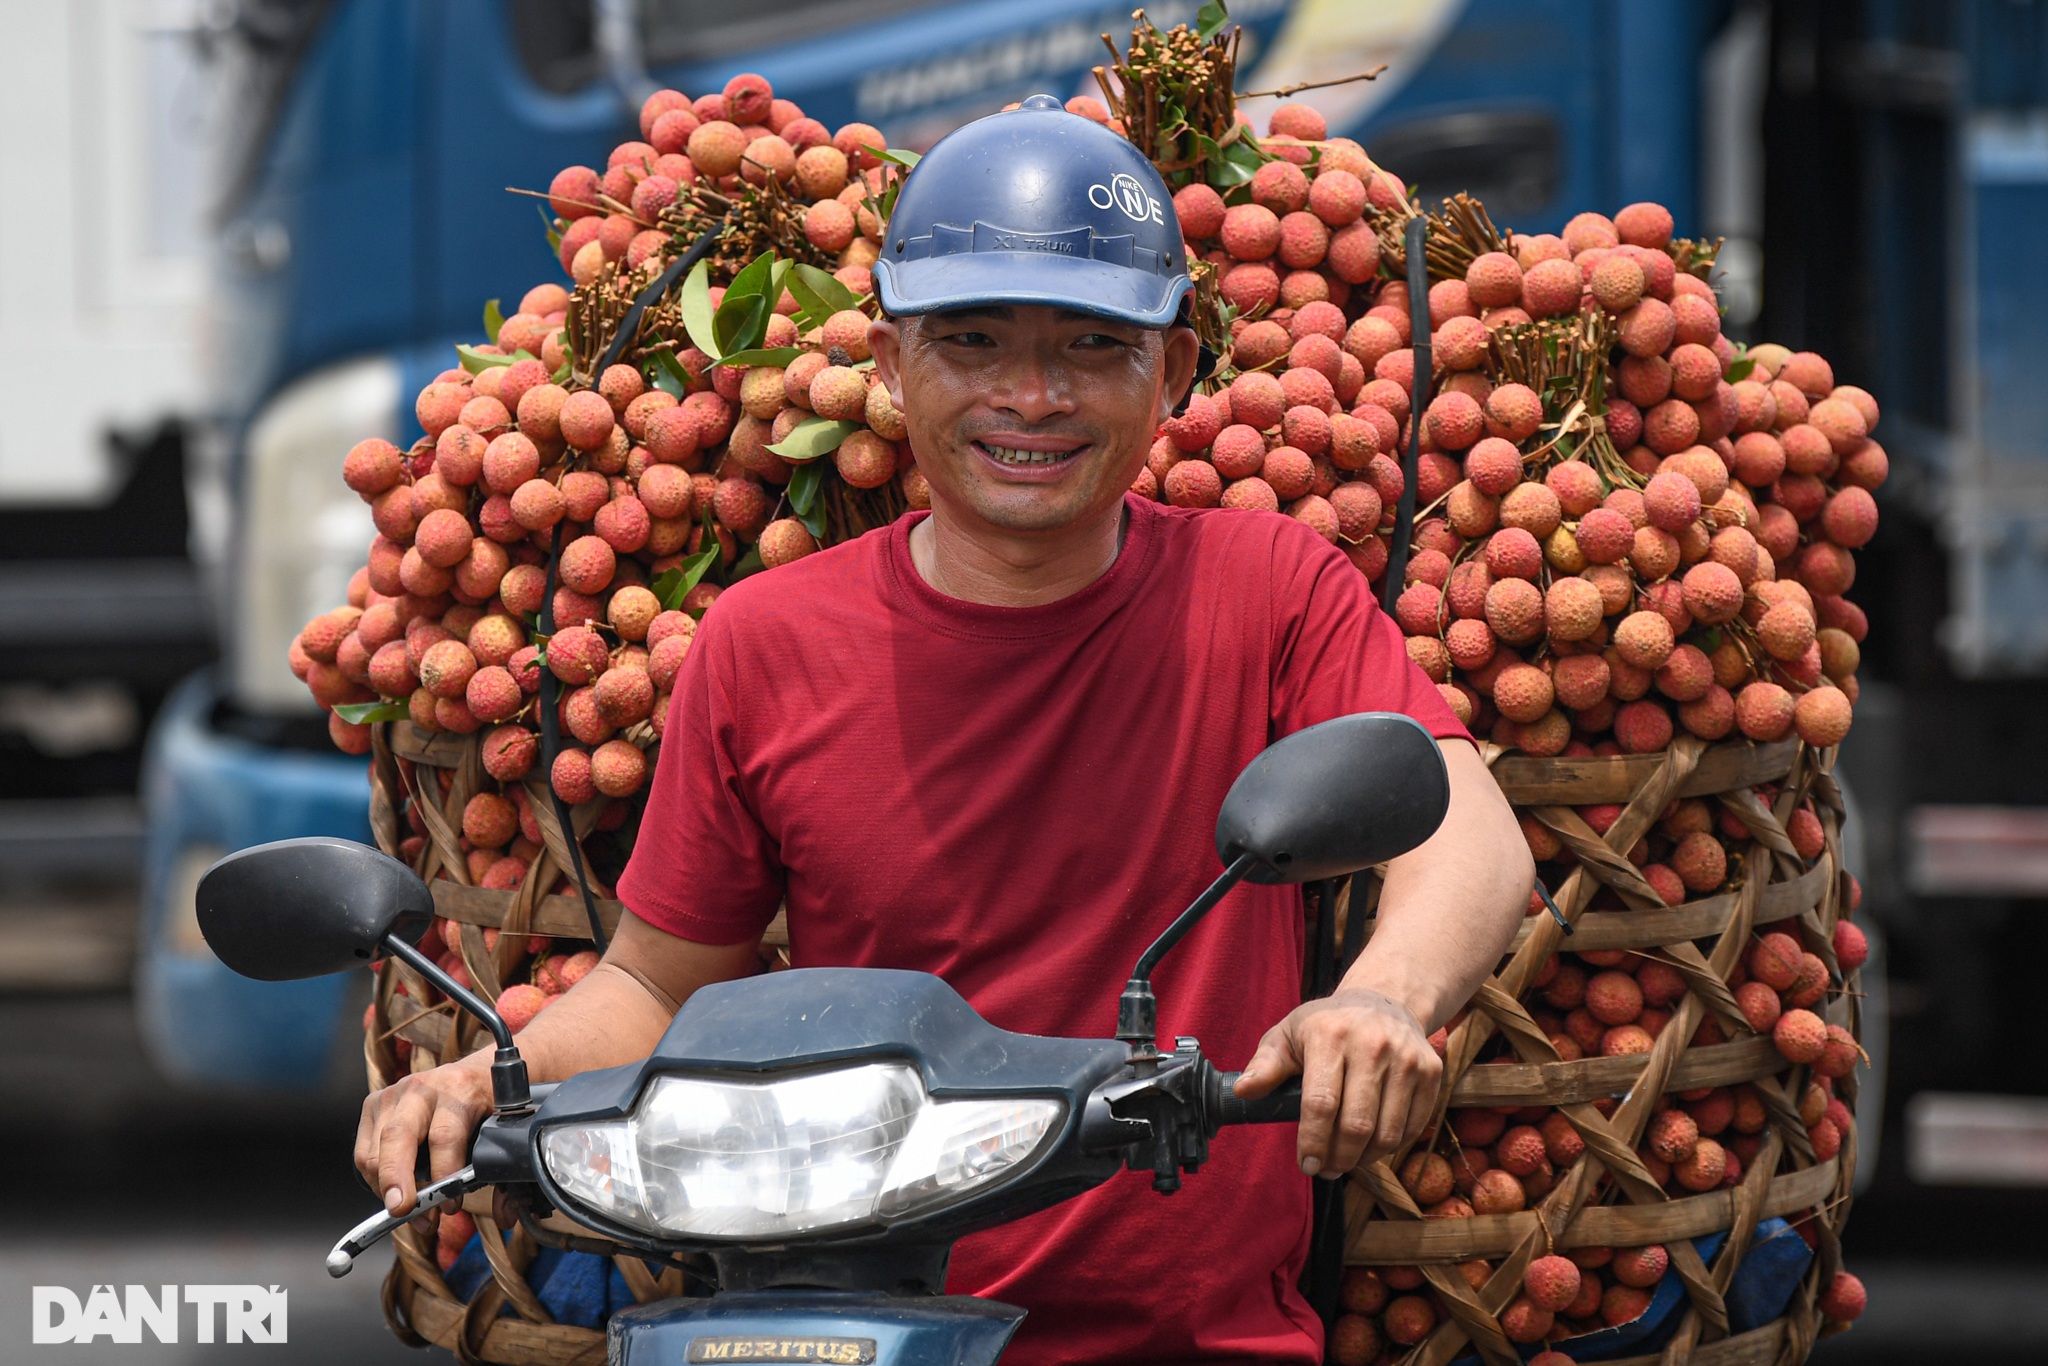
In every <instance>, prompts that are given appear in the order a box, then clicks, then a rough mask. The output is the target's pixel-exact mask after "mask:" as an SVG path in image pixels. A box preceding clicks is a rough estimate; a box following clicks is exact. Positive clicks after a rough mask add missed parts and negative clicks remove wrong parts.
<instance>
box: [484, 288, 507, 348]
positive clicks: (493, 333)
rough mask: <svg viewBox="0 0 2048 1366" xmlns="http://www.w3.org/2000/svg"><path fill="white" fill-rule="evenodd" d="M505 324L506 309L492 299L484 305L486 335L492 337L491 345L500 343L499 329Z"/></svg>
mask: <svg viewBox="0 0 2048 1366" xmlns="http://www.w3.org/2000/svg"><path fill="white" fill-rule="evenodd" d="M504 325H505V311H504V310H503V309H501V308H499V307H498V301H497V300H496V299H492V300H491V301H490V302H489V303H487V304H485V305H484V335H485V336H486V337H489V338H490V339H491V345H493V346H496V345H497V344H498V329H499V328H501V327H503V326H504Z"/></svg>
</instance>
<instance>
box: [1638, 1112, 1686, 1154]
mask: <svg viewBox="0 0 2048 1366" xmlns="http://www.w3.org/2000/svg"><path fill="white" fill-rule="evenodd" d="M1699 1141H1700V1126H1699V1124H1698V1122H1697V1121H1695V1120H1694V1119H1693V1117H1692V1116H1691V1115H1689V1114H1687V1113H1686V1112H1685V1111H1683V1110H1666V1111H1664V1112H1663V1113H1661V1114H1657V1115H1652V1116H1651V1117H1650V1123H1649V1127H1648V1128H1646V1129H1645V1130H1644V1131H1643V1146H1645V1147H1647V1148H1648V1149H1649V1150H1650V1151H1651V1152H1653V1153H1655V1154H1656V1155H1657V1156H1658V1157H1661V1158H1663V1159H1664V1160H1665V1161H1666V1162H1683V1161H1684V1160H1685V1159H1686V1158H1688V1157H1691V1156H1692V1153H1693V1149H1694V1148H1696V1147H1698V1146H1699Z"/></svg>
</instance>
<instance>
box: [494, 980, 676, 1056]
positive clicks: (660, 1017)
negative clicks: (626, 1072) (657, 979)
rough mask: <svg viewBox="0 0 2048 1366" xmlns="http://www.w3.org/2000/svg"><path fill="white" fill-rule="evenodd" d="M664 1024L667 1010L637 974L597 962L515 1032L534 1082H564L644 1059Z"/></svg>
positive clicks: (667, 1018) (667, 1014)
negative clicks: (587, 973)
mask: <svg viewBox="0 0 2048 1366" xmlns="http://www.w3.org/2000/svg"><path fill="white" fill-rule="evenodd" d="M668 1022H669V1012H668V1011H666V1010H665V1009H663V1007H662V1005H661V1003H660V1002H658V1001H656V1000H655V998H654V996H653V994H652V993H650V992H649V991H648V990H647V988H646V987H645V986H643V985H641V983H640V982H639V980H638V979H637V978H635V977H634V976H633V975H632V974H631V973H629V972H627V971H626V970H625V969H624V968H621V967H619V966H618V965H617V964H615V963H609V962H604V963H599V964H598V965H597V966H596V967H595V968H592V969H591V971H590V975H589V976H587V977H585V978H584V979H583V980H582V981H580V982H578V983H577V984H576V985H575V986H574V987H572V988H571V989H570V990H568V991H566V992H564V993H563V994H562V995H561V996H560V997H559V998H557V999H556V1001H555V1003H554V1004H553V1005H551V1006H549V1007H548V1008H547V1009H546V1010H543V1011H542V1012H541V1013H540V1014H538V1015H536V1016H535V1017H534V1018H533V1023H531V1024H529V1025H527V1026H526V1028H524V1029H522V1030H520V1031H519V1052H520V1054H521V1056H523V1057H524V1058H525V1059H526V1071H527V1075H528V1076H530V1077H531V1078H532V1079H533V1080H535V1081H562V1080H564V1079H566V1078H568V1077H572V1076H574V1075H576V1074H577V1073H578V1072H588V1071H590V1070H592V1069H593V1068H599V1067H616V1066H618V1065H619V1064H620V1063H628V1062H634V1061H636V1060H638V1059H640V1058H644V1057H646V1056H647V1055H648V1054H649V1053H651V1052H653V1051H654V1045H655V1042H656V1041H657V1040H658V1039H660V1038H661V1032H662V1031H663V1030H664V1029H667V1028H668ZM487 1051H488V1050H487Z"/></svg>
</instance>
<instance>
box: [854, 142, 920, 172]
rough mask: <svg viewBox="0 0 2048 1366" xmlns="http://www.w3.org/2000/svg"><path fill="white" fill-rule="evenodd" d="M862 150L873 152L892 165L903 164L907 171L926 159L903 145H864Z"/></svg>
mask: <svg viewBox="0 0 2048 1366" xmlns="http://www.w3.org/2000/svg"><path fill="white" fill-rule="evenodd" d="M861 150H863V151H867V152H873V153H874V154H875V155H876V156H877V157H878V158H880V159H881V160H883V161H886V162H888V163H889V164H890V165H892V166H901V167H902V168H903V169H904V170H906V171H907V170H909V169H910V168H911V167H913V166H915V165H917V163H918V162H919V161H922V160H923V159H924V158H923V157H922V156H921V155H920V154H919V153H917V152H908V151H905V150H904V149H903V148H901V147H864V148H862V149H861Z"/></svg>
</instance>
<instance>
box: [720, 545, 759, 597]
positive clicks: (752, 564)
mask: <svg viewBox="0 0 2048 1366" xmlns="http://www.w3.org/2000/svg"><path fill="white" fill-rule="evenodd" d="M767 567H768V566H767V565H765V564H763V563H762V562H761V547H760V546H758V545H752V546H748V547H747V553H746V554H744V555H742V556H740V558H739V562H738V563H736V564H734V565H733V567H732V571H731V572H730V573H728V574H727V575H726V576H725V579H726V584H727V586H728V587H729V586H731V585H732V584H735V583H738V582H739V581H740V580H741V579H744V578H745V577H747V575H749V574H758V573H760V572H761V571H762V570H764V569H766V568H767Z"/></svg>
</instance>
